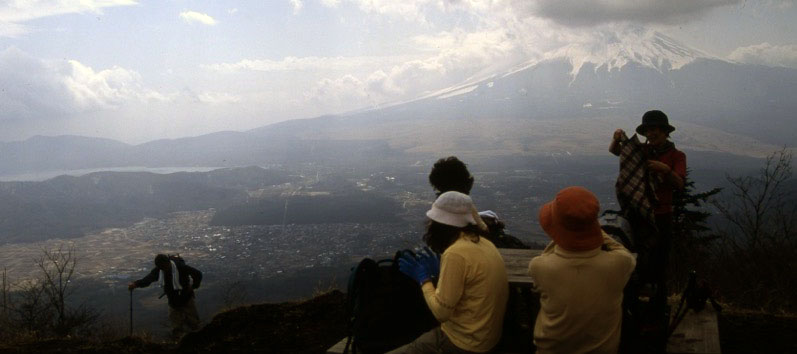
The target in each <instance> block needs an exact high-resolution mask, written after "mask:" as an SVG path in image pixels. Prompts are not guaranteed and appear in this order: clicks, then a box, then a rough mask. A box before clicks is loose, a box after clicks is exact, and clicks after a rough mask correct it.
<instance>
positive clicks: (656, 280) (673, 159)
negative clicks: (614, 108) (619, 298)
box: [609, 110, 686, 316]
mask: <svg viewBox="0 0 797 354" xmlns="http://www.w3.org/2000/svg"><path fill="white" fill-rule="evenodd" d="M674 130H675V127H673V126H672V125H670V124H669V121H668V119H667V115H666V114H664V113H663V112H662V111H658V110H653V111H648V112H645V114H644V115H643V116H642V124H640V125H639V126H638V127H637V128H636V132H637V133H638V134H640V135H643V136H644V137H645V138H647V143H646V144H644V145H643V146H642V147H643V149H642V152H641V153H642V154H643V155H644V156H646V157H647V158H648V160H647V163H646V164H644V167H643V168H646V169H647V171H646V172H645V173H646V174H647V175H648V176H650V179H649V182H650V184H651V185H652V187H653V190H654V193H653V194H654V195H653V196H652V197H651V198H649V199H652V203H650V204H651V205H650V208H652V209H653V210H652V213H651V211H650V210H633V211H632V213H631V214H630V215H636V216H637V217H632V218H631V219H630V221H631V224H632V228H633V233H634V235H635V239H636V240H635V244H636V245H637V246H636V247H635V248H637V249H636V250H634V251H635V252H637V253H639V259H638V261H639V265H638V267H637V269H638V270H639V280H640V282H642V283H643V284H644V283H647V284H652V285H653V289H652V290H653V292H654V293H653V297H652V299H651V300H652V301H651V305H652V306H651V310H652V312H653V314H654V316H663V315H664V313H665V309H666V303H667V288H666V269H667V263H668V262H667V261H668V258H669V251H670V242H671V239H672V222H673V215H672V200H673V192H674V191H678V190H682V189H683V187H684V182H685V180H686V155H685V154H684V153H683V152H681V151H680V150H678V149H676V148H675V144H673V143H672V142H671V141H670V140H668V138H669V137H670V133H672V132H673V131H674ZM631 140H633V139H627V138H626V137H625V132H624V131H623V130H622V129H617V130H616V131H615V132H614V136H613V139H612V143H611V145H610V146H609V151H610V152H611V153H612V154H614V155H617V156H621V159H622V158H623V156H624V155H621V151H623V148H624V144H627V143H628V142H629V141H631ZM632 143H633V142H632ZM621 166H622V163H621ZM621 169H622V167H621ZM624 172H627V171H621V175H623V173H624ZM619 183H620V181H619V180H618V184H619ZM618 187H619V185H618ZM619 195H620V193H619V192H618V199H619V198H620V197H619ZM620 202H621V205H622V204H623V201H620ZM651 214H652V217H650V216H648V218H650V219H652V220H650V222H648V221H647V220H645V219H646V218H644V217H639V215H651ZM651 224H652V225H651Z"/></svg>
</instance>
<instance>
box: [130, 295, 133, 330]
mask: <svg viewBox="0 0 797 354" xmlns="http://www.w3.org/2000/svg"><path fill="white" fill-rule="evenodd" d="M130 336H131V337H132V336H133V289H130Z"/></svg>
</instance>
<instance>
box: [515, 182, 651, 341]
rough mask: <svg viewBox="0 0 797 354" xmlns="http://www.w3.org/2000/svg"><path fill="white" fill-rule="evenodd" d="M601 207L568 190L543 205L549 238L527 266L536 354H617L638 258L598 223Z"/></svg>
mask: <svg viewBox="0 0 797 354" xmlns="http://www.w3.org/2000/svg"><path fill="white" fill-rule="evenodd" d="M599 210H600V204H599V203H598V199H597V198H596V197H595V195H594V194H592V192H590V191H588V190H587V189H585V188H583V187H568V188H565V189H563V190H561V191H559V193H558V194H556V198H555V199H554V200H552V201H551V202H549V203H547V204H545V205H543V207H542V209H541V210H540V213H539V221H540V225H541V226H542V228H543V230H544V231H545V233H546V234H548V236H549V237H550V238H551V239H552V240H553V241H552V242H551V243H550V244H549V245H548V247H546V248H545V250H544V251H543V253H542V254H541V255H540V256H537V257H534V258H532V260H531V262H529V275H530V276H531V277H532V278H533V279H534V288H535V291H537V292H539V293H540V311H539V313H538V314H537V321H536V322H535V324H534V344H535V345H536V346H537V353H542V354H545V353H561V354H577V353H607V354H608V353H613V354H614V353H617V351H618V348H619V345H620V329H621V324H622V302H623V288H624V287H625V284H626V282H627V281H628V278H629V277H630V276H631V272H632V271H633V270H634V266H635V265H636V260H635V259H634V256H633V255H631V253H630V252H628V250H627V249H625V247H623V246H622V245H621V244H619V243H618V242H616V241H614V239H612V238H611V237H609V236H607V235H606V234H605V233H604V232H603V231H602V230H601V227H600V224H599V222H598V212H599Z"/></svg>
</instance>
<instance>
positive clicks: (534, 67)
mask: <svg viewBox="0 0 797 354" xmlns="http://www.w3.org/2000/svg"><path fill="white" fill-rule="evenodd" d="M599 38H600V40H599V41H596V42H591V43H586V44H585V43H576V44H569V45H566V46H563V47H560V48H557V49H554V50H551V51H549V52H546V53H545V54H543V55H542V56H541V57H540V58H538V59H535V60H532V61H529V62H526V63H523V64H521V65H518V66H516V67H514V68H512V69H510V70H507V71H505V72H501V73H494V74H492V75H486V76H483V77H479V78H473V79H470V80H467V81H466V82H464V83H462V84H460V85H456V86H453V87H449V88H446V89H443V90H439V91H437V92H434V93H432V94H429V95H426V96H424V97H422V98H420V99H417V100H414V101H410V102H405V103H402V104H398V105H393V106H390V107H386V108H380V109H373V110H367V111H362V112H357V113H354V114H349V115H343V116H340V117H337V118H335V119H331V118H325V119H326V120H327V121H326V122H323V123H322V122H321V121H314V123H319V124H321V125H323V126H325V127H327V129H334V128H335V127H339V128H340V129H334V130H336V131H337V132H338V133H339V134H342V135H343V136H348V137H352V138H356V137H361V138H364V137H372V138H377V137H393V139H396V138H397V135H396V129H397V128H398V127H397V125H398V124H399V123H398V122H406V121H408V120H409V121H415V122H416V123H417V125H416V128H422V127H427V128H429V129H438V132H449V133H452V134H455V133H454V132H456V131H467V133H466V134H465V135H466V136H470V137H473V136H480V135H482V134H479V132H478V130H479V129H482V130H484V129H486V130H487V132H486V133H491V134H499V135H498V136H496V135H493V137H494V138H501V137H502V136H501V135H500V134H502V133H504V134H507V135H504V136H503V137H505V138H509V139H513V138H522V136H523V133H521V132H518V129H520V130H521V131H523V132H525V135H526V137H533V136H540V137H542V136H544V135H546V134H553V136H554V137H557V138H563V140H562V141H561V142H560V143H559V144H555V143H554V142H552V141H549V144H544V146H547V147H550V145H560V146H565V145H568V144H567V143H566V142H567V141H568V140H571V141H572V140H573V139H572V137H571V139H568V137H567V136H566V134H554V133H555V132H556V131H557V130H559V128H562V129H565V130H569V129H571V128H578V127H579V126H581V127H584V128H589V129H587V130H586V131H584V129H577V130H579V131H582V132H583V133H588V132H593V133H594V134H600V135H601V138H602V139H603V140H602V142H601V144H600V146H601V150H603V147H602V146H603V145H605V142H606V140H607V139H608V138H606V137H607V136H610V134H611V132H612V131H613V130H614V129H613V128H612V125H615V126H616V125H618V124H620V126H617V127H618V128H625V129H626V130H633V129H632V128H633V127H634V126H635V125H636V124H638V122H639V117H641V115H642V113H644V112H645V111H647V110H650V109H661V110H663V111H664V112H666V113H667V114H668V115H669V117H670V119H671V120H673V122H674V123H675V124H674V125H676V127H679V128H682V129H679V131H677V132H676V133H675V134H674V138H675V139H676V141H678V140H679V139H680V140H681V142H682V143H686V144H687V145H691V146H692V147H694V148H697V149H702V150H720V151H726V152H737V153H738V152H741V151H748V152H749V150H748V149H747V148H748V147H749V146H748V145H757V146H759V148H760V149H770V148H772V147H773V146H779V145H780V146H782V145H787V146H794V137H795V136H797V120H795V112H797V70H795V69H789V68H779V67H766V66H760V65H747V64H740V63H734V62H731V61H728V60H724V59H720V58H717V57H713V56H710V55H708V54H705V53H703V52H701V51H699V50H696V49H691V48H689V47H687V46H685V45H682V44H679V43H678V42H677V41H675V40H673V39H671V38H669V37H667V36H666V35H663V34H661V33H658V32H652V31H642V30H640V31H635V32H632V33H623V34H617V33H610V34H602V35H599ZM491 121H492V123H490V122H491ZM435 123H440V124H435ZM293 124H294V123H291V122H288V123H287V124H284V125H289V126H292V125H293ZM496 124H504V125H507V126H506V128H507V129H500V128H499V127H495V125H496ZM679 124H680V126H679ZM280 125H281V124H277V125H276V126H269V127H265V128H261V129H258V130H256V131H263V130H270V129H275V128H277V126H280ZM357 126H367V127H368V128H366V129H357V130H365V131H367V133H365V134H362V133H346V131H351V130H352V129H353V128H355V127H357ZM380 126H385V129H380V128H379V127H380ZM468 126H471V127H472V126H476V127H478V128H479V129H470V128H468ZM485 126H487V127H485ZM490 126H492V127H490ZM564 127H568V128H564ZM596 128H601V129H602V130H594V129H596ZM439 129H442V130H439ZM414 130H415V132H416V133H417V132H418V129H414ZM380 132H382V133H384V134H381V135H380ZM573 133H574V136H576V135H578V131H574V132H573ZM324 135H326V136H328V137H331V136H334V135H337V134H331V133H330V132H327V133H326V134H324ZM410 135H412V134H408V135H406V136H400V138H402V139H403V138H407V139H410V140H413V141H418V139H413V138H412V137H411V136H410ZM421 135H423V134H422V133H421ZM438 135H440V134H438ZM442 135H443V136H445V135H446V134H442ZM460 135H461V134H460ZM729 139H730V140H729ZM521 140H523V139H521ZM525 140H529V139H525ZM532 140H533V139H532ZM549 140H550V139H549ZM728 141H735V142H742V145H743V146H745V148H743V149H742V150H738V149H734V148H733V146H729V145H728V144H725V143H723V142H726V143H727V142H728ZM400 145H406V144H400ZM437 148H440V146H437Z"/></svg>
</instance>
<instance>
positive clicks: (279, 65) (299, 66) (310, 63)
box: [202, 56, 402, 73]
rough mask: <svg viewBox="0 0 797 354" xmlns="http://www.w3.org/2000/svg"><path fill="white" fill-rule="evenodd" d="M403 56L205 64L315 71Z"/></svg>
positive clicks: (238, 68) (225, 67)
mask: <svg viewBox="0 0 797 354" xmlns="http://www.w3.org/2000/svg"><path fill="white" fill-rule="evenodd" d="M401 59H402V57H400V56H399V57H390V58H385V57H368V56H362V57H302V58H298V57H285V58H283V59H282V60H270V59H244V60H241V61H239V62H237V63H220V64H209V65H203V66H202V67H203V68H205V69H208V70H212V71H217V72H222V73H233V72H239V71H264V72H275V71H313V70H325V71H326V70H352V69H358V68H361V67H363V66H373V65H376V64H384V63H385V62H388V63H389V62H394V61H396V60H401Z"/></svg>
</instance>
